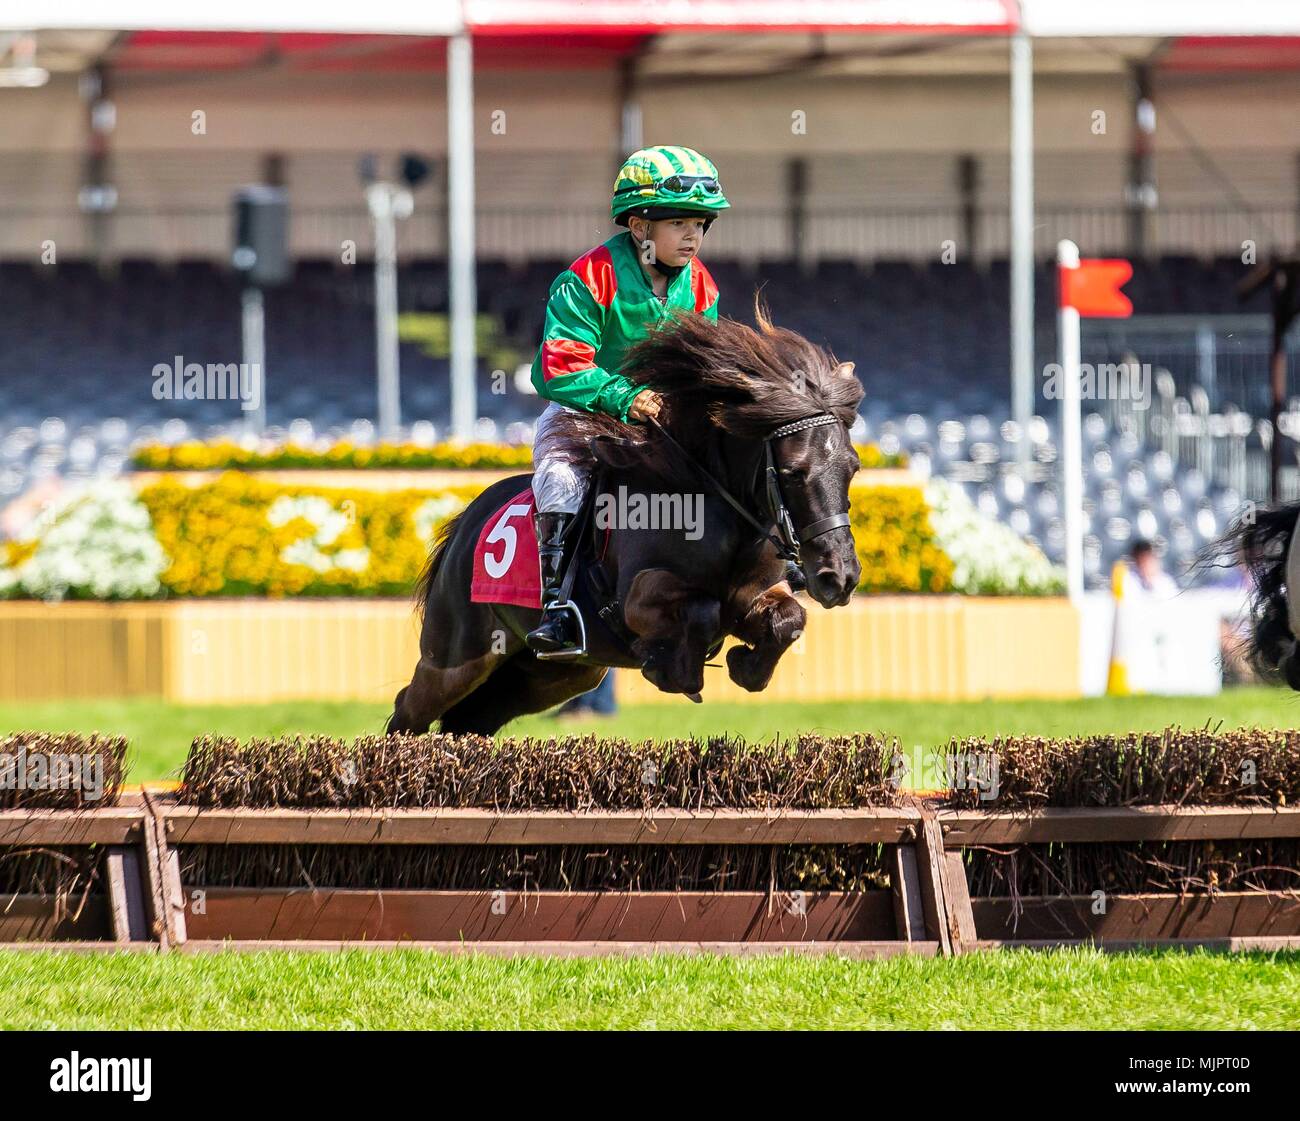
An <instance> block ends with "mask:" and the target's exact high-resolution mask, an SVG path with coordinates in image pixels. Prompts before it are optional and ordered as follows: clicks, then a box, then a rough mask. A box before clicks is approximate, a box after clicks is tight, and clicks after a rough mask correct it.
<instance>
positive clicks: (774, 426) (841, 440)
mask: <svg viewBox="0 0 1300 1121" xmlns="http://www.w3.org/2000/svg"><path fill="white" fill-rule="evenodd" d="M755 311H756V319H757V322H758V329H757V330H755V329H754V328H752V327H748V326H746V325H745V324H743V323H739V322H736V321H735V320H730V319H719V320H718V322H717V323H711V322H709V321H708V320H706V319H703V318H702V317H700V316H694V315H685V316H680V317H677V318H675V319H673V320H672V321H670V322H669V323H667V324H665V325H664V326H663V327H661V328H660V329H658V330H656V331H654V332H652V333H651V334H650V336H649V337H648V338H647V339H646V340H645V341H644V342H641V343H640V344H638V345H637V346H636V347H634V348H633V350H632V351H631V353H630V354H629V355H628V358H627V361H626V363H625V364H624V366H623V367H622V372H623V373H624V374H626V375H627V377H628V378H629V379H631V380H632V381H633V382H635V383H636V384H638V385H645V386H648V387H649V388H651V389H654V390H655V391H656V392H657V393H659V394H661V395H662V397H663V399H664V406H665V407H664V418H663V423H664V425H665V427H666V428H668V430H669V431H670V432H672V433H673V434H674V435H676V436H678V437H679V438H680V439H681V441H682V443H684V444H692V443H694V444H697V445H698V443H699V442H700V441H699V439H698V437H699V436H700V435H701V434H702V433H703V432H704V431H706V430H708V429H714V430H721V431H722V432H725V433H728V434H730V435H731V436H734V437H737V438H738V439H740V440H744V441H749V442H751V443H753V444H754V445H755V446H756V447H758V448H761V446H762V444H763V443H764V442H766V443H768V444H769V446H770V448H771V451H772V458H773V461H774V463H775V466H776V470H777V479H778V482H779V487H780V494H781V497H782V498H783V500H784V503H785V505H786V507H787V509H788V510H789V514H790V519H791V522H792V523H793V529H794V532H795V535H796V536H797V537H800V538H801V539H802V540H801V545H800V560H801V563H802V567H803V571H804V577H805V579H806V580H807V581H808V591H809V593H810V594H811V595H812V597H813V598H814V599H816V600H817V602H818V603H820V604H821V605H822V606H823V607H835V606H838V605H840V604H844V603H847V602H848V600H849V598H850V597H851V596H852V594H853V591H854V589H855V588H856V587H857V583H858V578H859V576H860V575H861V565H860V563H859V561H858V557H857V550H856V548H855V546H854V541H853V533H852V530H851V529H850V528H849V527H848V526H847V525H837V526H835V527H834V528H831V529H823V530H822V531H821V532H816V531H817V530H818V529H819V527H821V526H822V525H824V523H826V522H827V521H830V520H832V519H834V516H835V515H838V514H843V513H845V512H846V511H847V510H848V508H849V481H850V480H851V479H852V478H853V475H854V473H855V472H856V471H857V470H858V468H859V467H860V466H861V464H860V463H859V461H858V456H857V453H856V452H855V451H854V450H853V443H852V440H851V439H850V437H849V430H850V429H851V427H852V426H853V422H854V420H855V418H856V417H857V411H858V405H859V404H860V403H861V401H862V394H863V390H862V384H861V383H860V382H859V381H858V379H857V378H856V377H855V376H854V373H853V363H851V362H838V361H836V359H835V358H834V357H832V356H831V355H830V354H829V353H828V352H827V351H826V350H824V349H823V348H821V347H819V346H817V345H815V344H814V343H811V342H809V341H808V340H807V339H805V338H804V337H803V336H802V335H799V334H796V333H795V332H794V331H789V330H786V329H784V328H781V327H776V326H774V325H773V324H772V322H771V321H770V320H769V319H768V317H767V315H766V313H765V312H764V310H763V308H762V307H761V306H758V307H756V309H755ZM814 418H819V419H823V420H825V419H829V421H830V422H829V423H818V424H813V425H806V426H800V425H798V424H797V423H796V422H799V421H806V420H810V419H814ZM785 429H790V430H789V431H788V432H786V431H783V430H785ZM693 436H694V437H696V438H695V439H692V437H693ZM836 520H838V519H836Z"/></svg>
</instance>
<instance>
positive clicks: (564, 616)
mask: <svg viewBox="0 0 1300 1121" xmlns="http://www.w3.org/2000/svg"><path fill="white" fill-rule="evenodd" d="M576 516H577V515H576V514H565V513H562V512H559V511H556V512H550V511H546V512H544V511H541V510H538V511H536V512H534V514H533V528H534V530H535V531H536V533H537V558H538V560H539V561H540V562H541V568H542V621H541V622H540V623H539V624H538V625H537V628H536V629H535V630H532V631H529V632H528V637H527V638H526V639H525V641H526V642H527V643H528V649H529V650H532V651H533V652H534V653H537V654H554V653H558V652H559V651H562V650H570V649H575V639H576V638H577V634H576V628H575V626H574V622H573V615H572V613H571V612H569V611H555V610H552V606H553V605H554V604H555V602H556V601H557V600H558V599H559V598H560V580H561V577H562V576H563V574H564V535H565V534H566V533H567V532H568V529H569V526H570V525H571V524H572V522H573V519H574V518H575V517H576Z"/></svg>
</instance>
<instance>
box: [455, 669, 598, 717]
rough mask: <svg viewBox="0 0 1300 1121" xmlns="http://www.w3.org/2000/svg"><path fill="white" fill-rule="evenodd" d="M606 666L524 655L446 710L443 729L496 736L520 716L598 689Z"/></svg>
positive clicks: (543, 709) (496, 671)
mask: <svg viewBox="0 0 1300 1121" xmlns="http://www.w3.org/2000/svg"><path fill="white" fill-rule="evenodd" d="M604 676H605V668H604V667H603V666H588V665H580V664H575V663H573V662H567V663H566V662H557V661H538V660H537V659H536V658H534V657H533V656H532V655H531V654H520V655H518V656H517V657H515V658H512V659H511V660H510V661H508V662H506V663H505V665H503V666H500V667H499V668H498V669H496V670H495V671H494V672H493V673H492V675H491V676H490V677H488V679H487V680H486V681H484V682H483V683H482V684H481V685H480V686H479V687H478V688H477V689H475V690H474V691H473V692H472V693H471V694H470V695H469V696H467V697H466V698H465V699H464V700H462V701H459V702H457V703H456V704H455V705H453V706H452V707H451V708H449V709H447V711H446V712H444V713H443V714H442V722H441V724H440V725H439V729H440V730H441V731H443V732H449V733H458V734H461V735H470V734H474V735H480V736H490V735H493V734H494V733H495V732H496V731H497V730H498V729H500V728H502V727H504V726H505V725H506V724H508V723H510V721H511V720H514V719H515V717H517V716H526V715H528V714H529V713H532V712H545V711H546V709H548V708H552V707H553V706H555V705H557V704H561V703H562V702H564V701H567V700H568V699H569V698H570V697H576V696H578V695H579V694H581V693H585V692H587V690H589V689H594V688H595V687H596V686H597V685H599V684H600V679H601V678H602V677H604Z"/></svg>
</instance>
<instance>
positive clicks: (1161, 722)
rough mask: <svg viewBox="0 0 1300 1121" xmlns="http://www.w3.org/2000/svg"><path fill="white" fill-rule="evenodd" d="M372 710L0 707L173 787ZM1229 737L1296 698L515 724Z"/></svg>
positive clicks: (375, 717)
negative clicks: (211, 757) (260, 744)
mask: <svg viewBox="0 0 1300 1121" xmlns="http://www.w3.org/2000/svg"><path fill="white" fill-rule="evenodd" d="M387 716H388V708H387V706H385V705H378V704H360V703H348V702H321V701H296V702H288V703H281V704H269V705H244V706H239V707H231V706H223V705H175V704H164V703H163V702H161V701H153V700H122V701H58V702H48V703H36V704H6V705H0V729H3V730H11V729H19V728H35V729H42V730H48V731H82V732H91V731H101V732H120V733H122V734H123V735H125V736H127V737H128V738H129V739H130V741H131V744H132V767H131V774H130V777H131V778H132V779H133V780H134V781H137V782H138V781H143V780H150V779H161V778H174V777H176V774H177V772H178V769H179V767H180V765H181V762H182V760H183V759H184V758H185V752H186V750H187V748H188V747H189V744H190V741H191V740H192V739H193V738H194V737H195V736H196V735H199V734H201V733H204V732H218V733H224V734H228V735H236V736H241V737H248V736H255V735H260V736H267V735H275V734H278V733H281V732H320V733H328V734H330V735H336V736H345V737H350V736H354V735H359V734H361V733H366V732H369V733H374V732H379V731H381V730H382V729H383V726H384V721H385V719H387ZM1206 723H1209V724H1210V725H1211V726H1216V725H1219V724H1222V726H1223V727H1225V728H1237V727H1244V726H1248V725H1260V726H1263V727H1279V728H1285V727H1296V726H1300V696H1297V694H1294V693H1291V692H1288V691H1286V690H1281V689H1265V688H1250V689H1233V690H1230V691H1228V692H1225V693H1223V694H1221V695H1220V696H1217V697H1098V698H1090V699H1086V700H1071V701H1059V700H1023V701H1001V700H998V701H970V702H960V703H950V704H941V703H935V702H932V701H844V702H835V703H819V704H775V703H763V702H757V703H754V704H710V703H709V702H708V701H707V700H706V702H705V703H704V704H702V705H693V704H691V703H690V702H689V701H686V700H682V701H679V702H677V701H675V702H672V703H669V704H663V705H634V706H630V707H627V708H624V709H623V710H622V711H621V712H620V713H619V714H618V715H617V716H615V717H612V718H608V719H593V718H588V719H584V720H582V721H577V722H565V723H557V722H556V721H555V720H553V719H550V718H548V717H546V716H530V717H526V718H524V719H522V720H518V721H516V722H515V723H513V724H511V725H510V726H509V728H508V729H507V731H508V732H510V733H513V734H519V735H525V734H527V735H541V736H547V735H555V734H557V733H558V732H565V731H583V730H594V731H599V732H601V733H602V734H604V735H611V736H615V735H616V736H626V737H628V738H632V739H641V738H643V737H650V738H654V739H662V738H668V737H675V736H684V735H691V734H697V735H703V734H708V733H720V732H732V733H734V734H737V735H742V736H745V737H747V738H748V739H751V740H765V739H768V738H769V737H771V736H772V735H774V734H776V733H778V732H780V733H786V734H788V733H791V732H797V731H822V732H847V731H872V732H883V733H887V734H889V735H896V736H898V737H899V739H900V740H901V742H902V744H903V746H904V748H910V747H912V746H914V745H921V746H923V747H933V746H936V745H939V744H943V743H945V742H947V740H948V739H949V738H951V737H952V736H955V735H970V736H976V735H993V734H995V733H1013V732H1022V733H1033V734H1041V735H1052V736H1067V735H1074V734H1081V733H1091V732H1122V731H1143V730H1147V729H1158V728H1163V727H1165V726H1167V725H1170V724H1181V725H1182V726H1184V727H1201V726H1204V725H1205V724H1206Z"/></svg>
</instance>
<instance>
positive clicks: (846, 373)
mask: <svg viewBox="0 0 1300 1121" xmlns="http://www.w3.org/2000/svg"><path fill="white" fill-rule="evenodd" d="M854 365H855V363H853V362H841V363H840V364H839V365H838V366H836V367H835V376H836V377H837V378H851V377H852V376H853V367H854Z"/></svg>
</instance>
